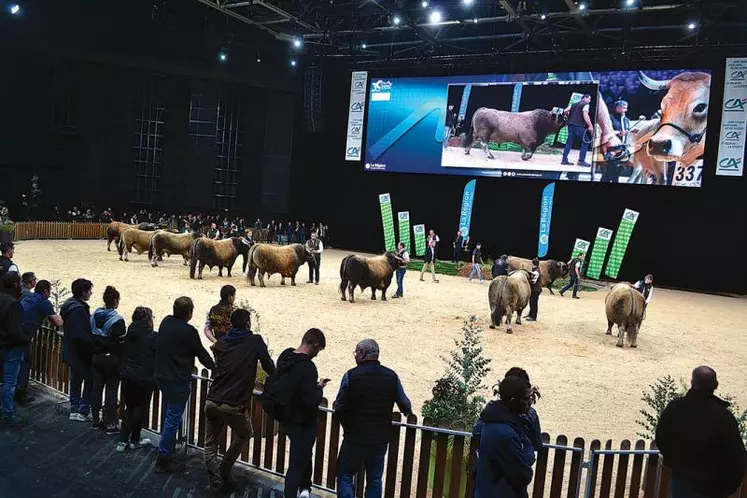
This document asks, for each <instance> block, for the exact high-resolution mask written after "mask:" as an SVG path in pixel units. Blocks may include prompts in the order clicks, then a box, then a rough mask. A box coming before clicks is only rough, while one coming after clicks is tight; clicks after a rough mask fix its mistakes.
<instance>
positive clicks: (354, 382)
mask: <svg viewBox="0 0 747 498" xmlns="http://www.w3.org/2000/svg"><path fill="white" fill-rule="evenodd" d="M355 362H356V364H357V365H358V366H357V367H355V368H353V369H351V370H348V371H347V372H346V373H345V375H344V376H343V378H342V383H341V384H340V391H339V392H338V393H337V400H336V401H335V415H334V416H335V418H336V419H337V420H339V421H340V424H341V425H342V427H343V429H344V431H345V438H344V439H343V441H342V448H341V449H340V456H339V458H338V460H337V496H340V497H342V498H353V497H354V496H355V488H354V486H353V478H354V477H355V476H356V474H358V471H359V470H360V468H361V465H364V466H365V468H366V498H381V491H382V489H381V476H382V474H383V473H384V457H385V455H386V450H387V446H388V445H389V439H390V437H391V433H392V408H393V407H394V404H395V403H396V404H397V406H398V407H399V410H400V412H402V414H403V415H409V414H410V413H411V412H412V404H411V403H410V400H409V399H408V398H407V395H405V390H404V389H403V388H402V383H401V382H400V380H399V377H398V376H397V374H396V373H394V371H392V370H390V369H388V368H386V367H384V366H383V365H381V363H379V345H378V344H377V343H376V341H374V340H373V339H366V340H363V341H361V342H359V343H358V345H357V346H356V347H355Z"/></svg>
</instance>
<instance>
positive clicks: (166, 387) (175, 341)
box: [154, 296, 215, 473]
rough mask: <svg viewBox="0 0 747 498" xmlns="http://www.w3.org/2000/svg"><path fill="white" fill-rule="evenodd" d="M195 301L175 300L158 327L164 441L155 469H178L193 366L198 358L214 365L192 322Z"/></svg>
mask: <svg viewBox="0 0 747 498" xmlns="http://www.w3.org/2000/svg"><path fill="white" fill-rule="evenodd" d="M194 309H195V305H194V303H192V300H191V299H190V298H188V297H186V296H182V297H178V298H176V300H175V301H174V314H173V315H172V316H167V317H166V318H164V319H163V321H162V322H161V325H160V327H159V328H158V340H157V341H156V365H155V372H156V382H157V383H158V388H159V389H160V390H161V394H162V397H163V400H164V403H165V412H164V417H163V428H162V429H161V444H160V445H159V446H158V461H157V462H156V467H155V469H154V472H157V473H160V472H175V471H179V470H182V469H183V468H184V463H183V462H179V461H176V460H175V459H174V448H175V446H176V433H177V431H178V430H179V427H181V425H182V417H183V416H184V409H185V408H186V406H187V400H188V399H189V394H190V392H191V390H192V368H194V364H195V358H197V359H199V360H200V363H202V364H203V365H204V366H205V367H206V368H209V369H210V370H212V369H214V368H215V363H214V362H213V358H212V357H211V356H210V353H208V352H207V351H206V350H205V348H204V347H202V342H200V334H199V333H198V332H197V329H196V328H194V327H193V326H192V325H190V324H189V321H190V320H191V319H192V314H193V313H194Z"/></svg>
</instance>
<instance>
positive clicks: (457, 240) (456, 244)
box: [451, 230, 464, 263]
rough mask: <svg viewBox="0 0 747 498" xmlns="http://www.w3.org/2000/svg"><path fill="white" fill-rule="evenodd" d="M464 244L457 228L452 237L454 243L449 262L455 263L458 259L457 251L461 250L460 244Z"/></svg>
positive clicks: (460, 232)
mask: <svg viewBox="0 0 747 498" xmlns="http://www.w3.org/2000/svg"><path fill="white" fill-rule="evenodd" d="M463 244H464V237H463V236H462V231H461V230H457V234H456V237H454V243H453V244H452V247H453V253H452V256H451V262H452V263H456V262H457V261H459V253H460V252H461V250H462V245H463Z"/></svg>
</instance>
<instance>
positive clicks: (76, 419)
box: [70, 413, 88, 422]
mask: <svg viewBox="0 0 747 498" xmlns="http://www.w3.org/2000/svg"><path fill="white" fill-rule="evenodd" d="M70 420H72V421H73V422H87V421H88V419H86V417H84V416H83V415H81V414H80V413H71V414H70Z"/></svg>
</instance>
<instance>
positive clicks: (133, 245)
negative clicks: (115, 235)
mask: <svg viewBox="0 0 747 498" xmlns="http://www.w3.org/2000/svg"><path fill="white" fill-rule="evenodd" d="M156 233H159V232H149V231H145V230H138V229H137V228H128V229H127V230H125V231H123V232H122V234H121V235H120V236H119V244H117V252H118V253H119V260H120V261H129V260H130V259H129V257H128V256H129V254H130V253H131V252H132V250H133V249H135V252H137V253H138V254H143V253H144V252H149V251H150V243H151V239H153V235H154V234H156ZM122 256H124V260H123V259H122Z"/></svg>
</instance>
